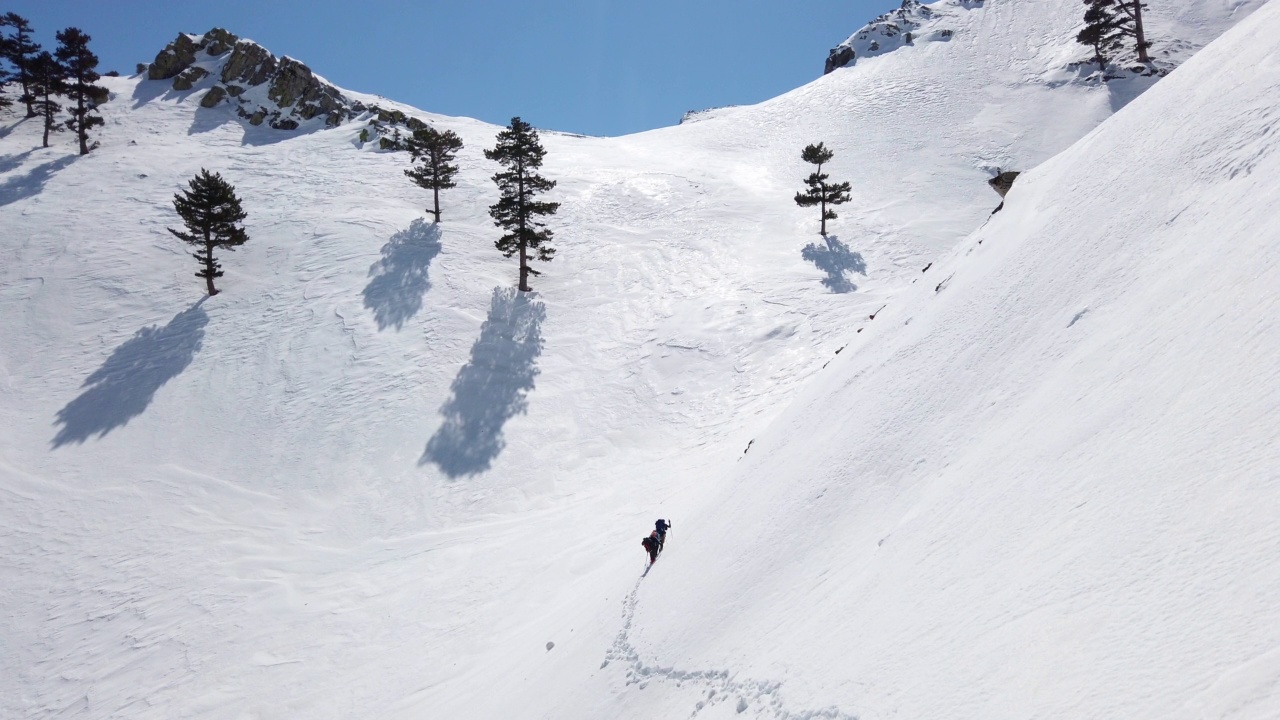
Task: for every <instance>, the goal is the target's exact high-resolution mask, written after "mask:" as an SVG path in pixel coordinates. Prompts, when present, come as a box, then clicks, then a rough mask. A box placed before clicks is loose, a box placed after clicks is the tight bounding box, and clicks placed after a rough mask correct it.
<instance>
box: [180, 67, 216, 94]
mask: <svg viewBox="0 0 1280 720" xmlns="http://www.w3.org/2000/svg"><path fill="white" fill-rule="evenodd" d="M208 74H209V71H208V70H205V69H204V68H201V67H189V68H187V69H186V70H183V71H182V72H180V73H178V76H177V77H175V78H174V79H173V89H174V90H179V91H183V90H190V89H191V88H193V87H195V84H196V83H198V82H200V81H201V80H203V79H204V78H205V77H206V76H207V75H208Z"/></svg>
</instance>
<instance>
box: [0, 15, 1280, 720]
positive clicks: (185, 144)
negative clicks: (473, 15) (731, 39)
mask: <svg viewBox="0 0 1280 720" xmlns="http://www.w3.org/2000/svg"><path fill="white" fill-rule="evenodd" d="M935 5H937V4H935ZM968 5H971V6H973V7H969V8H966V9H965V10H964V11H963V12H956V14H955V15H954V23H955V29H956V33H955V36H954V39H953V40H952V41H951V42H947V43H929V44H927V45H919V46H917V47H914V48H903V49H901V50H900V51H895V52H891V53H886V54H884V55H882V56H880V57H876V58H872V59H869V60H865V61H862V60H860V61H859V63H858V64H857V65H855V66H853V67H850V68H845V69H841V70H838V71H836V72H834V73H832V74H830V75H828V76H826V77H824V78H821V79H819V80H816V81H815V82H813V83H810V84H809V85H806V86H804V87H802V88H799V89H797V90H795V91H793V92H791V93H788V94H786V95H784V96H781V97H779V98H775V99H774V100H770V101H768V102H766V103H762V104H760V105H757V106H752V107H738V108H727V109H722V110H718V111H716V112H715V113H710V114H708V115H707V116H706V117H702V118H700V119H699V121H698V122H696V123H689V124H686V125H681V126H678V127H673V128H665V129H661V130H656V131H652V132H648V133H642V134H639V135H633V136H627V137H621V138H583V137H577V136H570V135H565V134H560V133H555V132H545V133H544V135H543V139H544V142H545V144H546V146H547V150H548V155H547V161H546V165H545V171H546V175H547V176H548V177H551V178H553V179H556V180H558V182H559V186H558V187H557V188H556V190H555V192H554V193H553V196H554V197H553V199H555V200H557V201H559V202H561V203H562V204H563V205H562V210H561V212H560V214H559V215H558V216H556V218H555V219H554V221H553V222H552V223H550V224H551V226H552V227H553V229H555V230H556V232H557V238H556V241H555V243H554V245H555V246H556V247H557V249H558V254H557V257H556V260H555V261H554V262H552V263H550V264H544V265H541V266H540V267H539V269H541V270H543V271H544V272H545V273H546V274H545V275H543V276H542V277H540V278H535V279H534V287H535V289H536V292H535V293H534V294H532V295H528V296H517V294H515V293H514V292H512V291H511V289H510V288H511V286H512V285H513V282H514V279H515V267H514V263H513V262H512V261H510V260H506V259H503V258H502V257H501V256H500V255H499V254H498V253H497V252H496V251H495V250H494V249H493V247H492V242H493V240H494V238H495V237H496V232H495V230H494V229H493V228H492V226H491V224H490V222H489V220H488V217H487V214H486V208H487V206H488V205H489V204H490V203H492V202H493V200H494V197H495V191H494V189H493V187H492V183H491V182H489V179H488V176H489V175H490V174H492V172H493V166H492V164H491V163H489V162H488V161H486V160H484V159H483V155H482V150H483V148H485V147H488V146H490V145H491V144H492V142H493V137H494V134H495V133H496V132H497V130H498V128H494V127H492V126H487V125H484V124H483V123H480V122H477V121H473V120H468V119H465V118H451V117H444V116H438V115H433V114H431V113H426V112H422V111H419V110H416V109H413V108H408V107H406V106H402V105H397V104H395V103H391V102H388V101H385V100H382V99H375V98H371V97H368V96H362V95H359V94H358V93H347V91H344V93H347V94H348V95H349V96H351V97H354V98H356V99H360V100H363V101H366V102H376V103H377V104H378V105H380V106H383V107H386V108H388V109H402V110H404V111H405V112H407V113H410V114H411V115H414V116H417V117H421V118H423V119H426V120H428V121H430V122H432V123H433V124H435V125H437V126H439V127H441V128H445V129H451V130H454V131H455V132H458V133H459V134H460V135H461V136H462V137H463V138H464V140H465V142H466V147H465V149H464V150H463V152H462V153H461V164H462V172H461V174H460V178H459V179H460V186H459V187H458V188H456V189H454V190H450V191H448V192H447V193H445V194H443V196H442V209H443V211H444V222H443V223H442V224H441V225H439V226H434V227H433V226H431V225H429V224H427V223H425V222H424V220H423V212H422V208H423V207H425V205H426V203H427V202H428V200H429V198H428V197H427V195H426V193H423V192H421V191H420V190H419V189H417V188H415V187H414V186H412V185H411V184H410V183H409V182H408V181H407V180H406V179H405V178H404V177H403V174H402V172H401V171H402V170H403V168H404V166H405V163H406V162H407V157H406V156H405V155H404V154H396V153H386V152H378V151H376V150H374V149H373V148H372V147H371V145H370V144H365V145H363V146H362V144H361V143H360V142H359V141H358V135H359V132H360V129H361V127H363V126H362V124H360V123H347V124H345V125H343V126H341V127H339V128H336V129H332V130H325V129H322V127H321V126H322V125H323V123H322V122H313V123H311V124H309V125H305V126H304V127H303V128H301V129H300V130H299V131H296V132H281V131H275V130H271V129H269V128H265V127H260V128H253V127H250V126H248V125H246V124H243V123H242V122H240V121H238V120H237V119H236V118H235V117H234V114H233V111H232V110H231V109H229V108H227V107H220V108H214V109H202V108H199V107H198V100H199V97H200V94H201V92H202V91H201V87H202V86H201V85H197V87H196V88H195V89H194V90H193V91H191V92H188V93H174V92H172V91H167V90H166V88H167V87H168V84H167V83H164V82H149V81H144V80H140V79H137V78H132V79H126V78H118V79H107V80H106V82H107V83H109V86H110V88H111V90H112V92H113V99H112V101H111V102H110V103H108V104H107V105H106V106H104V108H103V110H104V116H105V117H106V120H107V124H106V126H105V127H104V128H103V129H102V133H101V138H100V139H101V141H102V146H101V147H100V148H99V149H98V150H97V151H95V152H94V153H92V154H90V155H89V156H86V157H83V158H80V157H76V156H74V155H73V154H72V153H73V152H74V148H73V147H72V144H71V142H70V138H69V137H67V136H65V135H64V136H61V137H59V138H57V144H56V146H55V147H53V148H50V149H47V150H45V149H41V148H39V147H38V145H39V139H38V134H37V128H35V127H34V126H33V125H32V123H30V122H26V123H24V122H19V121H18V119H17V118H16V116H14V115H13V114H12V112H9V113H8V114H6V115H4V116H3V118H2V120H3V122H2V123H0V227H2V228H4V237H5V238H6V240H8V241H9V242H8V243H7V247H8V249H9V257H8V259H7V260H6V262H5V263H4V264H3V266H0V427H3V428H5V432H4V433H0V498H2V499H0V513H2V514H0V519H3V522H2V523H0V587H3V588H4V590H3V592H0V658H2V659H0V716H4V717H10V716H12V717H57V716H63V715H68V716H83V717H140V718H147V717H155V718H171V717H210V718H214V717H237V718H240V717H315V718H327V717H333V718H349V717H477V718H480V717H495V718H496V717H556V718H570V717H582V718H589V717H619V718H625V717H635V718H647V717H656V716H660V715H667V714H671V713H676V714H683V715H689V714H696V715H697V716H698V717H703V718H714V717H735V716H738V715H744V716H748V717H752V716H760V717H852V716H859V717H866V718H870V717H921V716H924V717H940V716H948V717H953V716H955V717H1020V718H1021V717H1062V716H1082V717H1112V716H1118V717H1133V716H1141V717H1146V716H1150V717H1259V718H1261V717H1272V716H1275V715H1276V714H1277V711H1278V710H1280V698H1278V697H1277V696H1276V694H1275V688H1276V687H1277V682H1276V680H1277V679H1278V678H1280V664H1278V663H1280V661H1278V660H1277V654H1276V652H1275V648H1276V647H1278V646H1280V638H1277V637H1276V628H1280V623H1277V622H1276V620H1277V618H1276V616H1275V610H1274V603H1272V602H1270V598H1271V597H1273V596H1274V594H1275V591H1276V589H1277V585H1278V584H1280V575H1278V573H1277V571H1276V570H1275V569H1274V568H1273V567H1272V564H1269V563H1268V562H1267V560H1269V559H1270V557H1273V556H1274V554H1275V551H1276V549H1277V547H1276V546H1277V540H1276V534H1275V533H1274V531H1273V530H1271V529H1270V527H1269V523H1268V521H1269V520H1270V519H1271V518H1273V517H1275V512H1276V510H1277V509H1280V508H1276V501H1275V498H1276V497H1277V494H1276V493H1275V490H1276V487H1275V485H1276V482H1277V480H1278V479H1280V478H1278V477H1277V468H1280V457H1277V446H1276V443H1275V441H1274V438H1273V434H1274V433H1273V432H1272V431H1271V430H1270V428H1271V427H1272V426H1274V425H1275V419H1276V415H1277V411H1280V396H1277V395H1276V390H1275V387H1276V380H1277V378H1276V372H1277V369H1276V367H1275V364H1274V362H1273V361H1272V358H1273V356H1274V354H1275V352H1274V351H1275V348H1276V347H1277V328H1276V325H1275V322H1274V320H1273V318H1274V317H1276V310H1277V309H1278V308H1277V307H1276V304H1277V300H1276V294H1275V290H1274V288H1275V287H1277V283H1276V281H1277V280H1278V279H1280V278H1277V277H1276V275H1277V265H1276V258H1275V250H1274V248H1275V245H1276V243H1275V240H1276V239H1277V238H1276V236H1275V231H1274V229H1272V228H1271V227H1270V225H1269V223H1268V220H1269V214H1268V210H1269V207H1270V205H1271V204H1273V203H1274V200H1275V195H1276V192H1277V189H1276V186H1275V182H1274V180H1272V178H1274V177H1276V176H1277V175H1276V168H1275V167H1274V165H1275V157H1274V155H1270V154H1269V153H1270V151H1271V150H1272V149H1274V145H1275V142H1274V135H1273V131H1274V128H1275V126H1276V123H1277V118H1276V115H1275V112H1274V97H1276V90H1277V88H1276V85H1277V69H1278V68H1280V65H1278V64H1277V60H1276V56H1275V52H1274V50H1273V49H1272V48H1274V43H1273V42H1271V38H1274V37H1275V35H1276V32H1277V31H1278V30H1280V8H1278V7H1277V6H1275V5H1274V4H1271V5H1261V10H1259V11H1258V12H1256V13H1255V14H1254V15H1253V16H1252V17H1250V18H1249V19H1248V20H1246V21H1244V22H1241V23H1240V25H1239V26H1237V27H1236V28H1235V29H1234V30H1232V31H1230V32H1229V34H1228V37H1224V38H1222V39H1220V40H1218V41H1217V42H1216V43H1214V44H1213V45H1212V46H1210V47H1208V48H1206V49H1205V50H1204V51H1202V52H1201V53H1200V54H1198V55H1196V56H1195V57H1194V58H1193V59H1192V60H1191V61H1189V62H1188V64H1187V65H1186V67H1184V68H1183V69H1180V70H1178V71H1176V72H1174V73H1172V74H1171V75H1170V76H1169V77H1167V78H1165V79H1163V80H1161V81H1160V82H1159V83H1157V84H1155V86H1154V87H1153V88H1152V89H1151V90H1150V91H1149V92H1147V93H1146V94H1145V95H1143V96H1142V97H1140V98H1138V99H1137V100H1136V101H1133V102H1132V103H1129V104H1128V105H1127V106H1126V107H1124V109H1123V110H1122V111H1120V112H1119V113H1118V114H1116V116H1115V117H1114V118H1111V119H1110V120H1107V118H1108V117H1110V116H1111V115H1112V113H1113V112H1114V111H1115V110H1116V109H1117V108H1119V107H1121V106H1124V105H1125V104H1126V103H1128V100H1129V98H1128V96H1127V95H1126V96H1125V97H1124V100H1123V101H1122V102H1117V101H1116V100H1115V98H1114V97H1113V95H1112V90H1111V88H1108V87H1107V86H1105V85H1098V84H1090V83H1088V82H1075V81H1069V80H1067V81H1061V82H1059V81H1057V80H1055V81H1053V82H1049V81H1046V80H1045V79H1044V78H1045V77H1046V73H1050V74H1052V73H1055V72H1058V71H1059V70H1061V68H1062V67H1063V66H1065V64H1066V63H1067V62H1069V58H1070V57H1071V56H1072V55H1071V54H1072V53H1074V52H1078V50H1079V48H1078V47H1073V44H1072V41H1071V38H1072V36H1073V35H1074V31H1075V24H1076V22H1077V18H1076V17H1075V16H1076V14H1077V13H1078V9H1077V8H1075V7H1074V6H1072V7H1067V5H1070V4H1063V3H1056V2H1020V3H987V4H986V6H985V7H978V6H977V4H976V3H969V4H968ZM1259 5H1260V4H1259V3H1196V2H1184V3H1170V4H1169V5H1168V6H1165V7H1164V8H1154V7H1153V8H1152V24H1153V28H1157V29H1159V28H1161V27H1166V28H1171V27H1175V26H1176V27H1177V28H1178V29H1179V31H1180V33H1182V36H1181V39H1182V40H1183V41H1184V42H1186V43H1188V44H1189V45H1188V46H1189V47H1200V46H1203V45H1206V44H1208V43H1209V41H1210V40H1212V38H1213V37H1215V36H1216V35H1217V34H1219V33H1220V32H1221V31H1223V30H1225V29H1226V28H1227V27H1229V26H1231V25H1232V24H1233V23H1235V22H1237V21H1239V20H1240V19H1241V18H1242V17H1244V16H1246V15H1248V14H1249V12H1250V11H1252V10H1254V9H1255V8H1257V7H1259ZM1161 23H1164V25H1163V26H1162V25H1161ZM309 60H310V61H312V62H313V63H314V64H316V65H317V66H320V67H322V66H323V63H322V62H320V61H319V60H318V59H309ZM1133 89H1135V90H1140V89H1142V88H1140V87H1139V88H1133ZM1129 91H1130V89H1128V88H1127V89H1126V90H1124V92H1126V93H1127V92H1129ZM526 119H530V120H536V119H534V118H526ZM1104 120H1105V121H1106V122H1104ZM1095 128H1096V130H1095ZM1081 138H1083V139H1081ZM818 140H823V141H825V142H826V143H827V145H828V147H831V148H833V149H834V150H835V151H836V160H835V162H834V163H833V164H832V168H831V170H832V174H833V176H835V177H837V178H848V179H850V180H853V181H854V189H855V192H854V201H853V202H852V203H850V204H848V205H845V206H842V207H841V208H840V213H841V218H840V219H839V220H837V221H835V222H834V223H833V225H832V227H833V229H834V233H835V235H836V237H835V238H834V239H832V240H831V243H830V244H827V243H824V242H823V241H822V240H821V239H820V238H818V237H816V233H815V231H816V218H815V217H814V215H815V213H812V212H807V211H805V210H802V209H799V208H796V207H795V206H794V204H793V203H792V202H791V200H790V198H791V195H792V194H794V192H795V191H796V190H798V189H799V187H800V179H801V178H802V177H803V175H804V173H805V168H803V167H802V163H801V162H800V160H799V149H800V148H801V147H803V146H804V145H805V144H807V143H809V142H815V141H818ZM133 143H136V144H133ZM1046 161H1047V162H1046ZM201 167H208V168H209V169H211V170H216V171H219V172H221V173H223V174H224V176H226V177H227V178H228V179H229V180H230V181H232V182H233V183H234V184H235V185H236V186H237V188H238V190H239V192H240V194H241V196H242V197H243V198H244V200H245V207H246V209H247V210H248V212H249V221H248V223H247V225H248V230H249V233H250V241H249V243H248V244H246V245H245V246H244V247H243V248H241V249H240V250H238V251H236V252H234V253H228V254H226V255H225V256H223V257H222V258H221V259H222V261H223V263H224V265H225V268H226V273H227V274H226V277H224V278H222V279H221V281H220V283H219V287H220V288H221V289H223V290H224V292H223V293H222V294H219V295H217V296H215V297H213V298H203V297H202V295H201V290H202V284H203V283H202V282H201V281H199V280H198V279H196V278H194V277H192V273H194V271H195V267H194V262H193V261H192V260H190V259H189V258H188V257H187V255H186V252H185V248H183V247H181V246H180V244H178V243H177V242H176V241H175V240H174V239H173V238H172V237H171V236H169V234H168V233H167V232H165V230H164V228H165V227H166V226H172V225H175V224H176V222H177V218H176V216H174V215H173V213H172V208H171V204H170V202H169V200H170V197H171V196H172V194H173V193H174V192H176V191H177V190H178V189H180V188H181V187H182V186H183V185H184V184H185V182H186V180H187V179H188V178H190V177H191V176H192V175H193V174H194V173H195V172H197V171H198V170H199V169H200V168H201ZM995 167H1004V168H1010V169H1022V170H1029V171H1030V172H1029V173H1027V174H1024V175H1023V176H1022V177H1021V178H1019V180H1018V183H1017V184H1016V185H1015V187H1014V189H1013V190H1012V191H1011V192H1010V194H1009V197H1008V198H1007V202H1006V205H1005V209H1004V210H1003V211H1002V212H1001V213H1000V214H998V215H996V216H994V217H993V218H991V219H990V220H989V221H986V217H987V215H988V213H989V212H990V209H991V208H992V207H993V206H994V205H995V204H996V203H997V202H998V201H999V199H998V198H997V197H996V196H995V195H994V194H993V193H991V191H990V190H989V189H988V188H987V187H986V183H985V180H986V178H987V177H989V170H990V169H993V168H995ZM1033 168H1034V169H1033ZM984 221H986V224H985V226H983V223H984ZM979 226H983V227H982V228H981V229H980V230H978V231H977V233H976V234H975V233H973V231H974V229H975V228H978V227H979ZM1215 241H1216V242H1215ZM931 262H933V263H934V265H933V266H932V267H931V268H930V269H929V271H928V272H926V273H923V274H922V273H921V272H920V270H921V268H923V267H924V266H925V265H927V264H929V263H931ZM945 278H950V280H949V281H944V279H945ZM939 283H943V285H944V287H943V289H942V290H940V291H938V292H935V290H934V288H935V286H937V285H938V284H939ZM881 307H884V308H885V309H884V310H883V311H882V312H881V313H880V314H879V315H877V317H876V319H875V321H874V322H870V321H868V320H867V319H866V318H867V317H868V315H869V314H871V313H872V312H874V311H876V310H877V309H878V308H881ZM859 330H862V332H858V331H859ZM841 348H844V349H843V351H842V352H840V353H839V355H835V354H834V353H835V352H836V351H837V350H838V349H841ZM748 441H754V442H752V444H751V445H750V449H749V450H748V451H747V452H746V453H745V455H744V453H743V449H744V448H746V447H747V445H748ZM665 516H673V517H674V528H673V530H672V536H671V540H670V541H669V544H668V552H667V553H666V555H664V557H663V559H662V561H661V562H660V563H658V564H657V565H655V566H654V568H653V570H652V572H650V573H648V574H646V575H644V576H641V572H642V570H643V553H642V551H641V549H640V547H639V542H638V541H639V539H640V536H641V535H643V534H645V533H646V532H647V529H648V528H649V527H650V523H652V522H653V520H654V519H656V518H657V517H665Z"/></svg>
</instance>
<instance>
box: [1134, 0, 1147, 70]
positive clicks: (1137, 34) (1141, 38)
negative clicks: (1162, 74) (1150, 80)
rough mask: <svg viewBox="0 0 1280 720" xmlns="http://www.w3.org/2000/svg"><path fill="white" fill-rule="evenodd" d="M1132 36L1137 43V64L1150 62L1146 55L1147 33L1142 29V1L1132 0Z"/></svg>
mask: <svg viewBox="0 0 1280 720" xmlns="http://www.w3.org/2000/svg"><path fill="white" fill-rule="evenodd" d="M1133 35H1134V39H1135V40H1137V41H1138V62H1143V63H1149V62H1151V57H1150V56H1149V55H1147V32H1146V30H1144V29H1143V27H1142V0H1133Z"/></svg>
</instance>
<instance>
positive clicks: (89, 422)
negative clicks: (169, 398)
mask: <svg viewBox="0 0 1280 720" xmlns="http://www.w3.org/2000/svg"><path fill="white" fill-rule="evenodd" d="M203 303H204V301H203V300H201V301H200V302H197V303H196V304H195V305H192V306H191V307H189V308H187V309H186V310H183V311H182V312H180V313H178V314H177V315H175V316H173V319H172V320H170V321H169V322H168V323H167V324H165V326H164V327H157V326H155V325H152V326H150V327H145V328H142V329H141V330H139V331H138V332H137V333H136V334H134V336H133V337H131V338H129V340H127V341H125V343H124V344H123V345H121V346H120V347H118V348H116V349H115V350H114V351H113V352H112V353H111V356H110V357H108V358H107V361H106V362H104V363H103V364H102V367H100V368H98V369H97V370H94V371H93V373H91V374H90V375H89V377H88V378H86V379H85V381H84V386H85V387H87V388H88V389H87V390H85V391H84V392H82V393H80V396H79V397H77V398H76V399H74V400H72V401H71V402H69V403H67V405H66V407H64V408H62V409H61V410H59V411H58V417H57V421H56V424H58V425H61V426H62V427H61V428H59V429H58V434H57V435H56V436H55V437H54V438H53V446H54V447H55V448H56V447H59V446H61V445H65V444H66V443H70V442H74V443H82V442H84V441H85V440H88V439H89V438H90V437H91V436H97V437H99V438H100V437H103V436H104V435H106V434H107V433H109V432H111V431H112V430H113V429H115V428H117V427H120V426H121V425H124V424H125V423H127V422H129V421H130V420H131V419H133V418H135V417H137V416H138V415H141V414H142V413H143V412H144V411H145V410H146V409H147V405H150V404H151V398H152V397H154V396H155V394H156V391H158V390H159V389H160V388H161V387H162V386H163V385H164V384H165V383H167V382H169V381H170V380H171V379H173V378H174V377H175V376H177V375H178V374H179V373H181V372H182V371H183V370H185V369H186V368H187V366H188V365H190V364H191V359H192V358H193V357H194V356H195V354H196V353H197V352H199V351H200V345H201V342H202V341H203V340H204V331H205V326H206V325H208V324H209V316H208V315H207V314H206V313H205V311H204V309H203V308H202V307H201V305H202V304H203Z"/></svg>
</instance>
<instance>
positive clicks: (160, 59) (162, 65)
mask: <svg viewBox="0 0 1280 720" xmlns="http://www.w3.org/2000/svg"><path fill="white" fill-rule="evenodd" d="M199 49H200V47H199V45H197V44H196V41H195V38H194V37H192V36H191V35H187V34H186V33H183V34H181V35H178V39H177V40H174V41H173V42H171V43H169V44H168V45H166V46H165V48H164V49H163V50H161V51H160V54H159V55H156V59H155V61H154V62H152V63H151V68H150V69H149V70H148V72H147V79H148V80H168V79H169V78H171V77H174V76H176V75H177V74H178V73H180V72H182V71H183V70H186V69H187V68H188V67H190V66H191V63H193V62H195V61H196V51H197V50H199Z"/></svg>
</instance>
